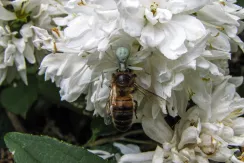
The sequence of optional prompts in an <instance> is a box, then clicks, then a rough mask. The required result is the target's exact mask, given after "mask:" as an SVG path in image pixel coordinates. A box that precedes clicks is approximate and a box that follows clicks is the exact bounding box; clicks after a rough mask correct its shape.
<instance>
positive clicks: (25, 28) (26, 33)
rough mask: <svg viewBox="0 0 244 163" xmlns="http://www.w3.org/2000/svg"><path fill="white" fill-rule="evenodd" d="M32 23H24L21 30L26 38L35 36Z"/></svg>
mask: <svg viewBox="0 0 244 163" xmlns="http://www.w3.org/2000/svg"><path fill="white" fill-rule="evenodd" d="M31 26H32V24H31V23H28V24H24V25H23V26H22V28H21V30H20V34H21V36H23V37H24V38H29V37H32V36H33V32H32V30H31Z"/></svg>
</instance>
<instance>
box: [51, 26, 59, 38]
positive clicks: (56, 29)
mask: <svg viewBox="0 0 244 163" xmlns="http://www.w3.org/2000/svg"><path fill="white" fill-rule="evenodd" d="M52 31H53V32H55V33H56V34H57V35H58V37H60V33H59V29H58V28H56V27H54V28H52Z"/></svg>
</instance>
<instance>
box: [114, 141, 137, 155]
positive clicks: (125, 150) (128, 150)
mask: <svg viewBox="0 0 244 163" xmlns="http://www.w3.org/2000/svg"><path fill="white" fill-rule="evenodd" d="M113 146H115V147H117V148H119V149H120V151H121V153H122V154H134V153H140V152H141V151H140V148H139V146H137V145H134V144H127V145H124V144H121V143H113Z"/></svg>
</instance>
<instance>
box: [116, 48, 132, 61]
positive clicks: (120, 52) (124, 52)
mask: <svg viewBox="0 0 244 163" xmlns="http://www.w3.org/2000/svg"><path fill="white" fill-rule="evenodd" d="M129 55H130V52H129V49H128V48H125V47H118V48H117V50H116V56H117V58H118V60H119V63H125V62H126V61H127V59H128V57H129Z"/></svg>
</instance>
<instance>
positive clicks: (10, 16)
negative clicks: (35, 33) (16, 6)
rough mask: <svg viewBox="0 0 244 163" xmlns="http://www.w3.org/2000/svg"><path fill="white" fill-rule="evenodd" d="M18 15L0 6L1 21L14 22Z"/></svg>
mask: <svg viewBox="0 0 244 163" xmlns="http://www.w3.org/2000/svg"><path fill="white" fill-rule="evenodd" d="M16 18H17V17H16V15H15V14H14V13H12V12H10V11H8V10H6V9H5V8H4V7H3V6H2V5H0V19H1V20H7V21H8V20H14V19H16Z"/></svg>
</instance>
